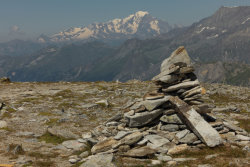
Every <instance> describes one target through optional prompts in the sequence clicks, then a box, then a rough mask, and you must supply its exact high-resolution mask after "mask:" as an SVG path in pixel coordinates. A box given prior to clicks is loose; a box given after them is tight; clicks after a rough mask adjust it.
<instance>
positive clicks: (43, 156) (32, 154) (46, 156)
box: [28, 152, 59, 159]
mask: <svg viewBox="0 0 250 167" xmlns="http://www.w3.org/2000/svg"><path fill="white" fill-rule="evenodd" d="M58 155H59V154H58V153H54V154H42V153H40V152H29V153H28V156H30V157H34V158H36V159H50V158H56V157H57V156H58Z"/></svg>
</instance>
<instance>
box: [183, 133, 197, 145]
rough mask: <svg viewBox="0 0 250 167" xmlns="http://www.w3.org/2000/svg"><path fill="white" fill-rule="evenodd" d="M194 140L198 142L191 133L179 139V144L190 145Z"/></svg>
mask: <svg viewBox="0 0 250 167" xmlns="http://www.w3.org/2000/svg"><path fill="white" fill-rule="evenodd" d="M196 140H198V138H197V136H195V134H193V133H189V134H187V135H186V136H185V137H183V138H182V139H180V140H179V142H180V143H186V144H192V143H193V142H195V141H196Z"/></svg>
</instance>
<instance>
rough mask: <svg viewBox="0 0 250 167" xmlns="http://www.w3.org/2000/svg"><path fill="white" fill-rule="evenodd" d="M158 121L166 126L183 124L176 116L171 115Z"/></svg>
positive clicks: (164, 116)
mask: <svg viewBox="0 0 250 167" xmlns="http://www.w3.org/2000/svg"><path fill="white" fill-rule="evenodd" d="M160 120H161V121H162V122H164V123H168V124H183V122H182V121H181V120H180V118H179V117H178V116H177V114H173V115H169V116H167V115H163V116H162V117H161V118H160Z"/></svg>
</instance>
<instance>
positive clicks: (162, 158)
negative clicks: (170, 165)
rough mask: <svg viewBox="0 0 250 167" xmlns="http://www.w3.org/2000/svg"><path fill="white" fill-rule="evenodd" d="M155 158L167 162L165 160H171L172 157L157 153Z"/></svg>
mask: <svg viewBox="0 0 250 167" xmlns="http://www.w3.org/2000/svg"><path fill="white" fill-rule="evenodd" d="M157 159H158V160H160V161H164V162H167V161H171V160H172V157H170V156H168V155H162V154H160V155H157Z"/></svg>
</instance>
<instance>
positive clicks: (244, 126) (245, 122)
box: [236, 119, 250, 133]
mask: <svg viewBox="0 0 250 167" xmlns="http://www.w3.org/2000/svg"><path fill="white" fill-rule="evenodd" d="M236 120H237V121H238V122H239V126H240V127H241V128H242V129H244V130H246V131H247V132H248V133H250V123H249V122H250V119H236Z"/></svg>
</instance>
